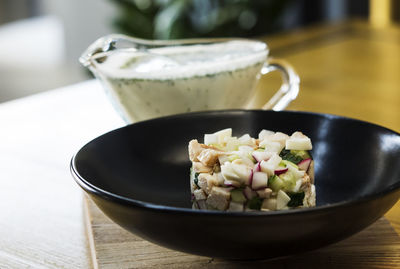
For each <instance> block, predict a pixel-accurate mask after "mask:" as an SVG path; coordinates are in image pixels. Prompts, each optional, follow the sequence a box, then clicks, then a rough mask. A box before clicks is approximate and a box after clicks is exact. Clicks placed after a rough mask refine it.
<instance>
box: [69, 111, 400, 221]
mask: <svg viewBox="0 0 400 269" xmlns="http://www.w3.org/2000/svg"><path fill="white" fill-rule="evenodd" d="M247 111H253V112H257V111H265V110H244V109H234V110H215V111H203V112H192V113H185V114H177V115H172V116H165V117H160V118H156V119H151V120H146V121H141V122H137V123H133V124H134V125H140V124H147V123H148V122H151V121H160V120H164V119H173V118H181V117H187V116H196V115H203V114H212V113H232V112H247ZM274 113H288V114H308V115H313V116H317V117H323V118H328V119H344V120H348V121H353V122H358V123H361V124H367V125H370V126H375V127H379V128H382V129H384V130H386V131H389V132H391V133H393V134H395V135H397V136H399V137H400V133H397V132H395V131H393V130H391V129H389V128H386V127H383V126H380V125H377V124H374V123H370V122H367V121H363V120H358V119H353V118H349V117H344V116H338V115H333V114H327V113H315V112H306V111H275V112H274ZM133 124H131V125H133ZM127 126H130V125H126V126H123V127H120V128H117V129H115V130H112V131H110V132H107V133H105V134H103V135H101V136H104V135H107V134H109V133H113V132H117V131H118V130H119V129H122V128H126V127H127ZM96 139H97V138H94V139H92V140H91V141H89V142H88V143H86V144H85V145H84V146H83V147H82V148H84V147H85V146H86V145H87V144H89V143H91V142H92V141H94V140H96ZM82 148H81V149H82ZM81 149H80V150H81ZM80 150H79V151H80ZM79 151H78V152H77V153H75V154H74V156H73V157H72V159H71V163H70V170H71V172H72V175H73V178H74V180H75V181H76V183H77V184H78V185H79V186H80V187H81V188H82V189H83V190H85V191H86V192H89V193H92V194H94V195H97V196H100V197H102V198H104V199H107V200H110V201H114V202H117V203H120V204H125V205H132V206H135V207H139V208H143V209H147V210H154V211H165V212H174V213H186V214H195V215H213V216H224V217H227V216H235V217H240V216H243V217H249V216H252V217H257V216H259V217H265V216H266V215H294V214H308V213H317V212H320V211H327V210H333V209H335V208H338V207H347V206H352V205H356V204H359V203H363V202H366V201H372V200H376V199H378V198H380V197H382V196H385V195H387V194H390V193H392V192H395V191H396V190H398V189H400V180H399V181H398V182H396V183H394V184H392V185H390V186H389V187H387V188H386V189H384V190H382V191H379V192H375V193H371V194H368V195H365V196H362V197H360V198H358V199H354V200H345V201H341V202H337V203H331V204H327V205H322V206H318V205H317V206H316V207H309V208H298V209H293V210H282V211H269V212H253V211H245V212H226V211H215V210H193V209H190V208H183V207H182V208H181V207H173V206H166V205H159V204H154V203H148V202H144V201H140V200H135V199H132V198H128V197H125V196H121V195H118V194H114V193H111V192H109V191H106V190H104V189H102V188H99V187H97V186H95V185H93V184H91V183H90V182H88V181H87V180H85V179H84V178H83V177H82V176H81V175H80V174H79V173H78V171H77V168H76V166H75V158H76V156H77V154H79Z"/></svg>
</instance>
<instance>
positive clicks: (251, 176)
mask: <svg viewBox="0 0 400 269" xmlns="http://www.w3.org/2000/svg"><path fill="white" fill-rule="evenodd" d="M253 174H254V172H253V169H251V172H250V178H249V185H250V186H251V184H252V183H253Z"/></svg>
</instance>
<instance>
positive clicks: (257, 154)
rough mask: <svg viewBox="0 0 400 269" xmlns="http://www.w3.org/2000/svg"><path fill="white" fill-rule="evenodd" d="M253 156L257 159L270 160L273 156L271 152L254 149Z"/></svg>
mask: <svg viewBox="0 0 400 269" xmlns="http://www.w3.org/2000/svg"><path fill="white" fill-rule="evenodd" d="M251 156H253V158H254V159H255V160H256V161H257V162H261V161H268V160H269V158H271V154H270V153H268V152H265V151H254V152H253V153H252V154H251Z"/></svg>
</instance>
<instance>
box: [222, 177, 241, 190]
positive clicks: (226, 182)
mask: <svg viewBox="0 0 400 269" xmlns="http://www.w3.org/2000/svg"><path fill="white" fill-rule="evenodd" d="M224 185H225V186H227V187H236V188H237V187H240V183H239V182H237V181H233V180H227V179H225V180H224Z"/></svg>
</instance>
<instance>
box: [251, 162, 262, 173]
mask: <svg viewBox="0 0 400 269" xmlns="http://www.w3.org/2000/svg"><path fill="white" fill-rule="evenodd" d="M253 170H254V172H260V171H261V162H258V163H256V164H255V165H254V169H253Z"/></svg>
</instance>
